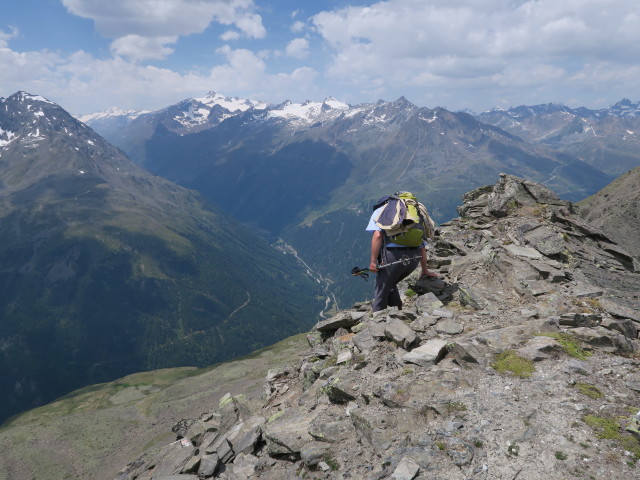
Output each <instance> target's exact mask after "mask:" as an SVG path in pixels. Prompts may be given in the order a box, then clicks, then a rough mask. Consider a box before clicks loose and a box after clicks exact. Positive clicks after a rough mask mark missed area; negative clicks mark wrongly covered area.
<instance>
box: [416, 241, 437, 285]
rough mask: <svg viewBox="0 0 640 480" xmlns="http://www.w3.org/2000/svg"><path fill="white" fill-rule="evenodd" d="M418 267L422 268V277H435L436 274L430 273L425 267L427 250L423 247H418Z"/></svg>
mask: <svg viewBox="0 0 640 480" xmlns="http://www.w3.org/2000/svg"><path fill="white" fill-rule="evenodd" d="M420 267H421V268H422V276H423V277H424V276H425V275H426V276H427V277H437V276H438V275H437V274H436V273H433V272H430V271H429V267H428V266H427V249H426V248H424V246H422V247H420Z"/></svg>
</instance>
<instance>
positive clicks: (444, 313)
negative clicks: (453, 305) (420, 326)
mask: <svg viewBox="0 0 640 480" xmlns="http://www.w3.org/2000/svg"><path fill="white" fill-rule="evenodd" d="M431 316H433V317H436V318H453V312H452V311H451V310H447V309H446V308H434V309H433V310H432V311H431Z"/></svg>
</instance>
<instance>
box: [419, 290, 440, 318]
mask: <svg viewBox="0 0 640 480" xmlns="http://www.w3.org/2000/svg"><path fill="white" fill-rule="evenodd" d="M443 306H444V304H443V303H442V301H440V299H439V298H438V297H436V296H435V295H434V294H433V293H432V292H429V293H426V294H424V295H420V296H419V297H418V298H417V299H416V302H415V307H416V309H417V310H418V313H431V312H432V311H433V309H434V308H442V307H443Z"/></svg>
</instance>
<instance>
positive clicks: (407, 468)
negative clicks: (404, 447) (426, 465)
mask: <svg viewBox="0 0 640 480" xmlns="http://www.w3.org/2000/svg"><path fill="white" fill-rule="evenodd" d="M419 471H420V465H418V464H417V463H416V462H414V461H413V460H412V459H411V458H409V457H402V459H401V460H400V462H399V463H398V466H397V467H396V469H395V470H394V471H393V473H392V474H391V478H394V479H396V480H413V479H414V478H415V477H416V475H418V472H419Z"/></svg>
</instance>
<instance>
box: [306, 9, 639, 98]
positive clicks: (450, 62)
mask: <svg viewBox="0 0 640 480" xmlns="http://www.w3.org/2000/svg"><path fill="white" fill-rule="evenodd" d="M639 12H640V6H638V4H637V3H636V2H630V1H623V0H564V1H562V2H558V1H557V0H535V1H533V0H531V1H528V0H515V1H514V0H488V1H483V2H477V1H476V0H446V1H445V0H433V1H429V2H425V1H422V0H389V1H383V2H378V3H374V4H372V5H370V6H365V7H348V8H342V9H338V10H334V11H325V12H321V13H319V14H317V15H315V16H314V17H313V18H312V19H311V22H312V24H313V26H314V28H315V31H316V32H317V33H318V34H319V35H320V36H321V37H322V39H323V40H324V41H325V42H326V43H327V45H328V46H329V47H330V48H331V50H332V57H331V64H330V66H329V67H328V69H327V74H328V75H329V76H330V77H331V78H333V79H335V80H336V81H341V82H344V83H348V84H351V85H357V84H362V82H367V83H371V84H372V83H375V84H378V85H380V84H386V85H387V86H388V87H390V86H391V85H392V84H393V83H395V82H402V83H403V84H414V85H416V86H417V85H420V86H422V87H430V86H432V87H434V86H438V87H440V86H443V85H448V88H449V89H451V88H455V87H456V85H457V86H459V88H460V89H466V88H468V87H469V84H468V80H469V79H475V80H476V88H482V87H487V88H488V87H490V86H501V85H507V84H509V85H529V86H532V85H540V86H542V85H544V83H545V82H549V81H553V82H555V83H558V82H565V83H568V82H571V81H574V80H576V79H577V78H580V77H579V76H576V72H579V71H580V70H581V69H584V68H586V65H587V64H589V65H591V67H590V68H589V70H590V71H591V72H594V71H595V70H594V68H593V65H598V64H604V63H607V64H608V63H610V62H611V61H612V60H613V61H614V62H615V61H618V62H619V63H620V64H621V65H620V68H619V70H623V77H626V76H628V74H626V73H624V72H625V71H627V70H628V69H625V67H624V66H623V64H624V63H625V62H629V60H631V59H635V60H633V62H637V58H638V57H640V23H639V21H638V20H639V14H640V13H639ZM561 64H568V65H570V67H567V68H564V67H562V66H560V65H561ZM596 70H597V69H596ZM398 72H401V73H400V74H398ZM401 77H404V78H405V80H404V81H403V80H402V78H401Z"/></svg>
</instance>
